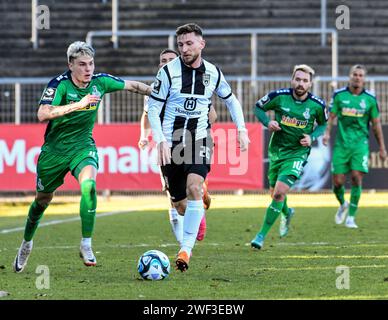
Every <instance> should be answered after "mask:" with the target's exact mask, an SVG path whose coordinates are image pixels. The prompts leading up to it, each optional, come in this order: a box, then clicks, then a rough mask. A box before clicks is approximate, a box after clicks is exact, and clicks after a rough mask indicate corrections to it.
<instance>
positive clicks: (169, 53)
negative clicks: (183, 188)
mask: <svg viewBox="0 0 388 320" xmlns="http://www.w3.org/2000/svg"><path fill="white" fill-rule="evenodd" d="M178 56H179V54H178V52H176V51H175V50H172V49H164V50H162V52H161V53H160V55H159V69H160V68H161V67H163V66H164V65H165V64H167V63H169V62H170V61H172V60H174V59H175V58H176V57H178ZM216 119H217V113H216V111H215V109H214V107H213V106H211V107H210V111H209V123H210V124H213V123H214V122H215V121H216ZM150 134H151V127H150V123H149V120H148V96H145V97H144V110H143V114H142V116H141V119H140V138H139V142H138V146H139V148H141V149H144V148H145V147H146V146H147V145H148V143H149V140H148V137H149V135H150ZM161 178H162V179H161V181H162V188H163V191H167V195H168V197H169V198H170V196H169V194H168V190H167V188H166V184H165V182H164V179H163V177H161ZM207 184H208V183H207V180H205V182H204V183H203V196H202V200H203V203H204V208H205V209H206V210H207V209H209V207H210V203H211V198H210V195H209V193H208V191H207ZM183 213H184V212H183ZM168 215H169V220H170V224H171V228H172V231H173V233H174V235H175V238H176V240H177V241H178V243H179V245H181V244H182V240H183V216H182V215H181V214H180V213H178V211H177V210H176V209H175V207H174V203H173V202H172V201H171V199H170V208H169V210H168ZM205 235H206V214H204V215H203V217H202V220H201V223H200V225H199V229H198V234H197V240H198V241H202V240H203V239H204V237H205Z"/></svg>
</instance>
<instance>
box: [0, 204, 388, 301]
mask: <svg viewBox="0 0 388 320" xmlns="http://www.w3.org/2000/svg"><path fill="white" fill-rule="evenodd" d="M335 211H336V208H296V214H295V217H294V219H293V221H292V226H291V230H290V232H289V235H288V236H287V237H285V238H283V239H280V238H279V236H278V225H279V221H277V222H276V224H275V225H274V227H273V229H272V230H271V231H270V233H269V235H268V237H267V239H266V242H265V246H264V248H263V249H262V250H260V251H259V250H254V249H252V248H251V247H250V245H249V242H250V240H251V239H252V238H253V237H254V235H255V234H256V232H257V231H258V228H259V226H260V225H261V223H262V219H263V216H264V212H265V209H264V208H258V209H255V208H246V209H244V208H237V209H218V208H214V209H210V210H209V212H208V213H207V225H208V230H207V235H206V237H205V239H204V240H203V241H202V242H197V244H196V247H195V249H194V251H193V257H192V259H191V262H190V267H189V270H188V271H187V272H186V273H181V272H179V271H176V270H174V268H173V265H174V257H175V255H176V253H177V251H178V246H177V244H176V242H175V238H174V236H173V234H172V232H171V229H170V224H169V221H168V214H167V210H153V211H134V212H124V213H120V214H115V215H111V216H104V217H102V216H101V217H100V218H98V219H97V222H96V229H95V236H94V240H93V248H94V251H95V253H96V257H97V261H98V266H97V267H89V268H88V267H85V266H84V265H83V263H82V261H81V259H80V258H79V256H78V247H79V240H80V221H69V222H66V223H59V224H54V225H49V226H44V227H41V228H39V229H38V231H37V233H36V236H35V239H34V249H33V252H32V254H31V257H30V259H29V262H28V265H27V267H26V269H25V271H24V272H23V273H21V274H15V273H13V271H12V268H11V264H12V261H13V259H14V257H15V254H16V251H17V248H18V246H19V244H20V241H21V238H22V234H23V233H22V231H15V232H9V233H4V232H2V231H4V230H6V229H11V228H15V227H22V226H23V225H24V221H25V216H21V215H20V216H16V217H10V216H7V217H5V216H3V217H2V216H0V291H6V292H8V293H9V295H8V296H6V297H3V298H0V299H1V300H5V299H33V300H34V299H142V300H148V299H213V300H216V299H387V298H388V263H387V262H388V240H387V239H388V214H387V210H386V208H365V207H363V208H360V209H359V215H358V217H357V223H358V224H359V229H355V230H350V229H347V228H345V227H344V226H337V225H335V224H334V213H335ZM72 217H77V215H75V214H74V215H56V214H50V215H47V216H46V217H44V218H43V219H42V222H43V223H44V222H49V221H52V220H63V219H69V218H72ZM150 249H157V250H161V251H163V252H165V253H166V254H167V255H168V257H169V258H170V261H171V265H172V270H171V273H170V275H169V277H168V278H167V279H165V280H163V281H154V282H152V281H144V280H141V279H140V276H139V275H138V273H137V270H136V265H137V260H138V258H139V256H140V255H141V254H142V253H143V252H145V251H147V250H150ZM39 265H45V266H47V267H48V270H49V280H50V282H49V289H37V286H36V282H37V281H39V279H38V277H39V276H40V275H41V274H40V273H36V271H37V267H38V266H39ZM341 266H344V267H347V268H348V269H346V270H348V271H347V272H348V276H349V277H348V279H349V282H348V284H349V287H348V289H347V288H346V287H345V288H342V289H340V288H337V287H338V283H342V282H341V280H340V279H341V278H339V277H341V276H344V275H345V274H344V273H343V272H342V271H341V270H345V269H337V268H338V267H341ZM336 271H338V273H337V272H336ZM340 271H341V272H340Z"/></svg>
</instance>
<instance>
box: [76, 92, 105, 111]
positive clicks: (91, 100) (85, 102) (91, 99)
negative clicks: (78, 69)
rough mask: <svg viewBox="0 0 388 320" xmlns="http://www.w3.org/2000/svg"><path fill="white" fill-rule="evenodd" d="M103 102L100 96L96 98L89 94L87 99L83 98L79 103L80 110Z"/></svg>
mask: <svg viewBox="0 0 388 320" xmlns="http://www.w3.org/2000/svg"><path fill="white" fill-rule="evenodd" d="M100 100H101V98H100V96H96V95H93V94H87V95H86V96H85V97H83V98H82V99H81V100H80V101H79V102H78V103H79V109H82V108H85V107H87V106H89V105H90V104H96V103H98V102H99V101H100Z"/></svg>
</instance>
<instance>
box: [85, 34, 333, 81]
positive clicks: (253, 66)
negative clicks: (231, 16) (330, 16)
mask: <svg viewBox="0 0 388 320" xmlns="http://www.w3.org/2000/svg"><path fill="white" fill-rule="evenodd" d="M322 33H324V34H325V35H327V34H330V35H331V66H332V68H331V76H332V78H337V76H338V33H337V30H335V29H322V28H242V29H206V30H205V36H215V35H216V36H227V35H239V36H246V35H250V43H251V48H250V57H251V75H250V76H251V78H253V79H255V78H257V56H258V46H257V36H258V35H268V34H322ZM109 36H110V37H112V39H113V38H115V39H117V37H167V38H168V47H169V48H170V49H174V47H175V46H174V43H175V30H120V31H117V32H116V31H115V32H114V31H109V30H100V31H89V32H88V33H87V35H86V40H85V41H86V42H87V43H88V44H90V45H93V38H96V37H109ZM117 48H118V43H117Z"/></svg>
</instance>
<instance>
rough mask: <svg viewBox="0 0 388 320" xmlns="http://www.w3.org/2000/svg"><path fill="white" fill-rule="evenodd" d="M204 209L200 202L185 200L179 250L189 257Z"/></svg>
mask: <svg viewBox="0 0 388 320" xmlns="http://www.w3.org/2000/svg"><path fill="white" fill-rule="evenodd" d="M204 212H205V209H204V208H203V201H202V200H187V207H186V211H185V216H184V219H183V243H182V248H181V250H183V251H186V252H187V254H188V255H189V256H190V254H191V250H192V249H193V248H194V244H195V240H196V238H197V234H198V229H199V225H200V224H201V220H202V217H203V214H204Z"/></svg>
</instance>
